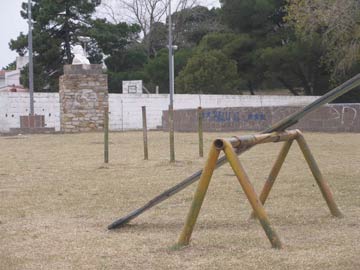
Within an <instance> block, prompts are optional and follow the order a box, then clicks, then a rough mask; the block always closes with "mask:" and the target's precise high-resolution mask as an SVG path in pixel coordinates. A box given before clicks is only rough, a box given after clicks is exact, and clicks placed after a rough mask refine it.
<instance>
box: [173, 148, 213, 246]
mask: <svg viewBox="0 0 360 270" xmlns="http://www.w3.org/2000/svg"><path fill="white" fill-rule="evenodd" d="M219 154H220V150H218V149H216V148H215V146H214V145H213V146H212V147H211V149H210V153H209V156H208V159H207V161H206V165H205V168H204V170H203V172H202V174H201V177H200V181H199V184H198V186H197V189H196V192H195V196H194V199H193V201H192V204H191V207H190V211H189V214H188V215H187V218H186V221H185V225H184V227H183V230H182V232H181V234H180V237H179V240H178V243H177V246H178V247H181V246H186V245H188V244H189V242H190V238H191V234H192V232H193V229H194V226H195V223H196V220H197V217H198V215H199V212H200V208H201V205H202V203H203V201H204V198H205V195H206V192H207V189H208V187H209V183H210V180H211V176H212V174H213V172H214V169H215V167H216V162H217V160H218V158H219Z"/></svg>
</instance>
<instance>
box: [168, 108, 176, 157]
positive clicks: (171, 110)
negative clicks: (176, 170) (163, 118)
mask: <svg viewBox="0 0 360 270" xmlns="http://www.w3.org/2000/svg"><path fill="white" fill-rule="evenodd" d="M169 134H170V162H175V139H174V108H173V106H172V105H169Z"/></svg>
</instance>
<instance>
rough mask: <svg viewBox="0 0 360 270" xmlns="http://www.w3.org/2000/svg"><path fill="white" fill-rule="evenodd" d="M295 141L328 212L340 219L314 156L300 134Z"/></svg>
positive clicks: (339, 213)
mask: <svg viewBox="0 0 360 270" xmlns="http://www.w3.org/2000/svg"><path fill="white" fill-rule="evenodd" d="M296 141H297V142H298V144H299V146H300V149H301V151H302V153H303V154H304V157H305V159H306V162H307V164H308V165H309V167H310V170H311V172H312V174H313V176H314V178H315V180H316V183H317V184H318V186H319V188H320V191H321V194H322V196H323V197H324V199H325V201H326V203H327V205H328V207H329V209H330V212H331V214H332V215H333V216H335V217H342V216H343V214H342V213H341V211H340V210H339V208H338V207H337V205H336V203H335V201H334V198H333V195H332V192H331V190H330V187H329V185H328V183H327V182H326V180H325V179H324V177H323V175H322V174H321V172H320V169H319V167H318V165H317V163H316V161H315V158H314V156H313V155H312V153H311V151H310V148H309V146H308V145H307V143H306V141H305V138H304V136H303V135H302V134H299V136H298V137H297V139H296Z"/></svg>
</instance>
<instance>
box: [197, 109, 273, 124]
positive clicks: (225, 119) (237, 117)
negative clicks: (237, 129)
mask: <svg viewBox="0 0 360 270" xmlns="http://www.w3.org/2000/svg"><path fill="white" fill-rule="evenodd" d="M203 119H204V120H205V121H209V122H217V123H229V122H231V123H234V122H236V123H239V122H241V121H245V122H246V121H265V120H266V115H265V114H264V113H248V114H244V115H241V114H240V112H232V111H216V110H215V111H206V112H203Z"/></svg>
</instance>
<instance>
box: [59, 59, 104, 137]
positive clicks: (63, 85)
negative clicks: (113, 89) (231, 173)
mask: <svg viewBox="0 0 360 270" xmlns="http://www.w3.org/2000/svg"><path fill="white" fill-rule="evenodd" d="M59 94H60V127H61V131H63V132H83V131H97V130H102V129H103V127H104V108H105V106H108V85H107V75H105V74H103V72H102V65H65V66H64V75H63V76H61V77H60V82H59Z"/></svg>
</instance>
